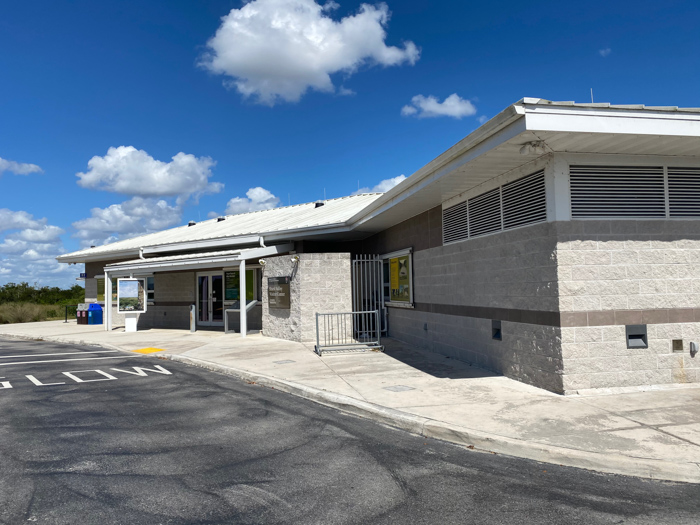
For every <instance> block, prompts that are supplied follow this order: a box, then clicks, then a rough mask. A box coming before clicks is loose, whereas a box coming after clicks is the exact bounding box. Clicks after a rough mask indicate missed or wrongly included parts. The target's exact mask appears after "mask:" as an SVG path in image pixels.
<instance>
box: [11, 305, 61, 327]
mask: <svg viewBox="0 0 700 525" xmlns="http://www.w3.org/2000/svg"><path fill="white" fill-rule="evenodd" d="M60 317H61V312H60V307H56V306H49V305H43V304H31V303H5V304H0V324H13V323H33V322H38V321H46V320H47V319H58V318H60Z"/></svg>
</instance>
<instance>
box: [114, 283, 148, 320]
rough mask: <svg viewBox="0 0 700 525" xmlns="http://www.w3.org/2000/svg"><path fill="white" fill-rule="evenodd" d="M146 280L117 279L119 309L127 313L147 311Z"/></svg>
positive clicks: (120, 311)
mask: <svg viewBox="0 0 700 525" xmlns="http://www.w3.org/2000/svg"><path fill="white" fill-rule="evenodd" d="M146 304H147V303H146V280H145V279H117V310H118V311H119V313H125V314H142V313H144V312H145V311H146Z"/></svg>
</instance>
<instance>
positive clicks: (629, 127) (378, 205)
mask: <svg viewBox="0 0 700 525" xmlns="http://www.w3.org/2000/svg"><path fill="white" fill-rule="evenodd" d="M529 143H538V144H541V145H542V148H541V149H543V150H544V151H542V150H540V151H535V150H533V151H528V149H527V148H523V146H524V145H526V144H529ZM556 153H567V154H576V153H596V154H600V155H639V156H641V155H655V156H674V157H678V156H686V157H693V158H694V159H700V115H699V114H698V112H697V111H692V112H688V113H684V112H683V111H682V110H678V109H677V108H654V109H653V110H650V109H649V108H643V107H641V106H629V107H617V108H610V107H608V105H600V106H599V107H598V106H596V105H586V107H579V106H574V105H556V104H552V105H547V104H542V103H541V102H540V100H539V99H523V100H522V101H520V102H519V103H517V104H515V105H513V106H510V107H508V108H507V109H506V110H504V111H503V112H501V113H500V114H499V115H497V116H496V117H494V118H493V119H491V120H490V121H489V122H488V123H486V124H484V125H483V126H482V127H481V128H479V129H477V130H476V131H475V132H474V133H472V134H470V135H469V136H467V137H466V138H465V139H463V140H462V141H460V142H459V143H457V144H456V145H454V146H453V147H451V148H450V149H448V150H447V151H445V152H444V153H443V154H441V155H440V156H438V157H437V158H436V159H434V160H433V161H431V162H430V163H428V164H426V165H425V166H424V167H423V168H421V169H420V170H418V171H417V172H416V173H414V174H413V175H411V176H410V177H409V178H408V179H406V180H405V181H404V182H402V183H401V184H399V185H398V186H395V187H394V188H392V189H391V190H389V191H388V192H386V193H385V194H384V195H383V196H381V197H380V198H379V199H377V200H376V201H374V202H372V203H371V204H370V205H369V206H367V207H366V208H364V209H363V210H361V211H360V212H358V213H357V214H355V216H354V217H352V218H351V219H350V221H349V223H350V225H351V226H352V227H353V228H357V229H361V230H363V231H366V232H378V231H381V230H384V229H386V228H388V227H390V226H392V225H394V224H398V223H399V222H402V221H405V220H407V219H409V218H411V217H413V216H415V215H418V214H420V213H423V212H425V211H427V210H429V209H431V208H434V207H436V206H440V205H441V204H442V203H443V202H446V201H448V200H450V199H452V198H454V197H456V196H458V195H460V194H462V193H464V192H467V191H469V190H471V189H474V188H476V187H478V186H479V185H481V184H484V183H486V182H488V181H490V180H491V179H493V178H495V177H497V176H499V175H503V174H507V173H509V172H511V171H513V170H516V169H520V168H523V167H526V165H528V164H533V165H534V164H535V163H536V162H537V161H538V160H543V157H546V156H550V155H552V154H556Z"/></svg>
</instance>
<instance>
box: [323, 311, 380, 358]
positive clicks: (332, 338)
mask: <svg viewBox="0 0 700 525" xmlns="http://www.w3.org/2000/svg"><path fill="white" fill-rule="evenodd" d="M372 349H378V350H382V349H383V347H382V326H381V318H380V312H379V310H368V311H364V312H340V313H328V314H322V313H317V314H316V348H315V351H316V353H317V354H318V355H323V352H326V351H356V350H372Z"/></svg>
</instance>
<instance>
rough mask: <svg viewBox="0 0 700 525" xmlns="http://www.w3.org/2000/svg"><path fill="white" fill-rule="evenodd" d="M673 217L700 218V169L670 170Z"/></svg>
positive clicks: (669, 195) (670, 198)
mask: <svg viewBox="0 0 700 525" xmlns="http://www.w3.org/2000/svg"><path fill="white" fill-rule="evenodd" d="M668 207H669V215H670V216H671V217H700V168H668Z"/></svg>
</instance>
